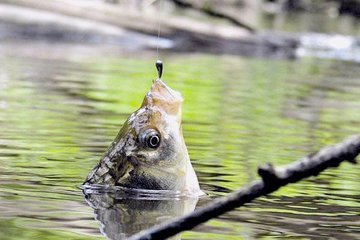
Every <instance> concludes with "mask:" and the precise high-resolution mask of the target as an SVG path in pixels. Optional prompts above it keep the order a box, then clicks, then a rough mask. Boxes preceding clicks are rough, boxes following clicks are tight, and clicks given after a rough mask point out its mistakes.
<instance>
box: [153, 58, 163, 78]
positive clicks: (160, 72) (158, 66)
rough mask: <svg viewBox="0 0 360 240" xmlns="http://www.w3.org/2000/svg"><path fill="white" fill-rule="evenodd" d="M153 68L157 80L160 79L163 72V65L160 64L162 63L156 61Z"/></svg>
mask: <svg viewBox="0 0 360 240" xmlns="http://www.w3.org/2000/svg"><path fill="white" fill-rule="evenodd" d="M155 66H156V69H157V71H158V76H159V79H161V76H162V72H163V63H162V61H160V60H157V61H156V64H155Z"/></svg>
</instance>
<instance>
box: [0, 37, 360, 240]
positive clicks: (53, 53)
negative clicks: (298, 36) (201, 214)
mask: <svg viewBox="0 0 360 240" xmlns="http://www.w3.org/2000/svg"><path fill="white" fill-rule="evenodd" d="M154 59H155V56H154V54H153V53H151V52H146V51H142V52H130V53H129V52H124V51H122V50H121V49H120V48H117V47H115V46H108V47H99V46H97V45H76V44H68V45H67V44H60V43H58V44H50V43H46V42H41V41H35V42H32V41H18V42H3V43H2V45H1V47H0V64H1V65H0V66H1V67H0V130H1V131H0V211H1V213H0V239H5V240H7V239H64V238H66V239H101V238H105V237H104V235H107V236H108V237H110V238H119V236H123V235H121V234H122V233H123V232H127V233H128V234H131V233H135V232H137V231H138V230H140V229H141V228H142V227H143V226H144V225H143V224H148V223H149V222H145V221H144V222H141V221H142V220H143V219H144V218H145V219H152V220H153V221H154V223H155V222H161V221H164V220H166V219H168V218H172V217H173V216H176V215H181V214H182V213H183V212H188V211H191V210H192V208H193V207H194V205H195V204H196V202H195V203H194V202H190V203H186V201H185V202H184V201H183V200H180V199H170V200H169V199H168V200H163V201H157V202H156V201H152V200H146V199H145V200H141V201H140V202H137V203H136V202H128V201H121V200H119V199H117V198H116V196H105V197H106V199H105V200H104V199H102V200H101V201H95V203H99V202H100V203H102V204H104V203H106V204H108V205H106V204H105V205H101V209H105V210H104V211H103V210H101V209H100V210H95V212H94V209H93V208H91V207H90V206H89V204H88V203H87V202H86V201H85V199H84V196H83V194H82V192H81V190H80V189H78V188H77V186H78V185H80V184H81V183H82V182H83V180H84V179H85V177H86V176H87V174H88V172H89V171H90V170H91V169H92V168H93V167H94V165H95V164H96V163H97V162H98V160H99V159H100V157H101V156H102V154H103V153H104V152H105V150H106V148H107V147H108V145H109V144H110V142H111V141H112V140H113V138H114V137H115V136H116V134H117V132H118V130H119V129H120V127H121V125H122V123H123V122H124V121H125V120H126V118H127V116H128V115H129V114H130V113H131V112H133V111H134V110H136V109H137V108H138V107H139V106H140V104H141V101H142V98H143V96H144V94H145V93H146V92H147V90H148V89H149V87H150V85H151V80H152V79H154V78H155V77H156V72H155V67H154ZM163 61H164V62H165V72H164V80H165V81H166V83H167V84H168V85H170V86H171V87H172V88H174V89H177V90H179V91H181V92H182V94H183V96H184V98H185V102H184V109H183V130H184V137H185V141H186V143H187V145H188V149H189V154H190V157H191V159H192V162H193V165H194V168H195V171H196V172H197V174H198V177H199V181H200V185H201V187H202V189H203V190H204V191H206V192H207V193H208V194H209V198H210V199H211V198H216V197H218V196H223V195H225V194H226V193H229V192H231V191H233V190H236V189H238V188H240V187H241V186H243V185H244V184H247V183H249V182H250V181H253V180H255V179H257V178H258V177H257V175H256V169H257V166H259V165H261V164H263V163H265V162H272V163H274V164H279V165H281V164H286V163H289V162H291V161H293V160H296V159H297V158H299V157H302V156H304V155H306V154H308V153H311V152H313V151H315V150H317V149H319V148H320V147H321V146H324V145H329V144H333V143H336V142H339V141H341V140H342V139H343V138H344V137H345V136H347V135H351V134H355V133H358V132H359V126H360V102H359V96H360V95H359V94H360V82H359V73H360V65H359V64H358V63H352V62H345V61H337V60H329V59H328V60H326V59H315V58H303V59H299V60H295V61H285V60H277V61H273V60H271V59H249V58H242V57H238V56H213V55H206V54H177V55H171V54H168V55H165V56H164V57H163ZM359 174H360V168H359V167H358V166H352V165H350V164H347V163H345V164H343V165H341V166H340V167H339V168H338V169H331V170H329V171H326V172H325V173H324V174H322V175H320V176H319V177H317V178H311V179H309V180H306V181H302V182H301V183H297V184H294V185H291V186H288V187H285V188H283V189H281V190H280V191H278V192H276V193H274V194H272V195H270V196H268V197H264V198H261V199H259V200H257V201H255V202H254V203H252V204H249V205H247V206H246V207H244V208H240V209H238V210H236V211H232V212H230V213H228V214H225V215H223V216H221V217H220V218H217V219H215V220H212V221H210V222H208V223H206V224H204V225H201V226H199V227H198V228H196V229H194V230H193V231H189V232H186V233H184V234H182V239H225V238H226V239H356V238H360V217H359V216H360V184H359V180H360V179H359ZM208 200H209V199H200V201H199V202H198V203H197V207H199V206H201V205H203V204H204V203H205V202H207V201H208ZM93 203H94V202H93ZM93 207H94V206H93ZM109 209H110V210H109ZM134 209H135V210H136V209H137V210H138V211H137V212H135V213H133V212H132V211H135V210H134ZM99 212H100V213H99ZM160 215H162V216H163V218H160V217H159V216H160ZM94 218H96V220H95V219H94ZM119 222H125V223H126V226H125V228H124V226H120V225H119V224H117V223H119ZM101 232H102V233H101Z"/></svg>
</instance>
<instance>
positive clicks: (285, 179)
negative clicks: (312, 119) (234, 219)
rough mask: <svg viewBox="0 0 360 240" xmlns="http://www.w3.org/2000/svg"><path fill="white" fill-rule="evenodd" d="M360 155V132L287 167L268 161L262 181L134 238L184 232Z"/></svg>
mask: <svg viewBox="0 0 360 240" xmlns="http://www.w3.org/2000/svg"><path fill="white" fill-rule="evenodd" d="M359 154H360V135H354V136H352V137H349V138H348V139H346V140H345V141H344V142H342V143H339V144H337V145H334V146H331V147H325V148H323V149H321V150H320V151H318V152H317V153H315V154H312V155H309V156H307V157H304V158H302V159H300V160H298V161H296V162H293V163H291V164H289V165H286V166H284V167H275V166H272V165H271V164H267V165H265V166H263V167H260V168H259V169H258V173H259V175H260V177H261V178H262V179H261V180H258V181H255V182H253V183H252V184H250V185H248V186H246V187H244V188H243V189H240V190H238V191H236V192H233V193H231V194H229V195H228V196H226V197H222V198H219V199H216V200H214V201H212V202H211V203H209V204H208V205H206V206H205V207H203V208H200V209H197V210H195V211H194V212H192V213H190V214H187V215H185V216H183V217H180V218H177V219H174V220H173V221H171V222H168V223H165V224H160V225H156V226H154V227H152V228H150V229H148V230H144V231H142V232H140V233H138V234H136V235H134V236H133V237H131V238H130V239H131V240H140V239H166V238H168V237H171V236H173V235H175V234H178V233H180V232H182V231H186V230H190V229H192V228H194V227H196V226H197V225H199V224H201V223H204V222H206V221H208V220H210V219H212V218H215V217H217V216H219V215H221V214H224V213H226V212H228V211H231V210H233V209H235V208H237V207H240V206H242V205H244V204H245V203H249V202H251V201H252V200H254V199H256V198H258V197H261V196H265V195H267V194H269V193H272V192H274V191H276V190H278V189H279V188H281V187H282V186H285V185H287V184H289V183H295V182H298V181H300V180H302V179H304V178H307V177H310V176H317V175H318V174H319V173H321V172H322V171H324V170H325V169H327V168H330V167H338V166H339V165H340V163H342V162H343V161H348V162H350V163H354V164H355V163H356V157H357V156H358V155H359Z"/></svg>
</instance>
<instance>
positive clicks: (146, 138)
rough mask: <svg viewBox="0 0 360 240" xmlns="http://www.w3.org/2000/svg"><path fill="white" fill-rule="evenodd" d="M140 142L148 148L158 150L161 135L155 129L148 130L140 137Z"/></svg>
mask: <svg viewBox="0 0 360 240" xmlns="http://www.w3.org/2000/svg"><path fill="white" fill-rule="evenodd" d="M140 142H141V143H142V145H143V146H146V147H148V148H157V147H159V145H160V134H159V133H158V132H157V131H156V130H154V129H147V130H146V131H145V132H143V133H142V134H141V135H140Z"/></svg>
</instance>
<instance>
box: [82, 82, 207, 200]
mask: <svg viewBox="0 0 360 240" xmlns="http://www.w3.org/2000/svg"><path fill="white" fill-rule="evenodd" d="M182 103H183V98H182V96H181V94H180V93H179V92H177V91H175V90H173V89H171V88H170V87H168V86H167V85H166V84H165V83H164V82H163V81H162V80H161V79H160V78H158V79H156V80H154V81H153V83H152V85H151V87H150V90H149V91H148V93H147V94H146V95H145V97H144V100H143V102H142V105H141V107H140V108H139V109H138V110H136V111H135V112H133V113H132V114H131V115H130V116H129V117H128V119H127V120H126V121H125V123H124V124H123V125H122V128H121V129H120V131H119V133H118V135H117V136H116V138H115V140H114V141H113V142H112V144H111V145H110V147H109V148H108V150H107V152H106V154H105V155H104V156H103V157H102V158H101V159H100V162H99V163H98V164H97V165H96V166H95V167H94V169H93V170H92V171H91V172H90V173H89V175H88V176H87V178H86V180H85V182H84V185H94V184H96V185H106V186H120V187H124V188H131V189H146V190H171V191H177V192H180V193H182V194H185V195H192V196H194V195H196V196H199V195H203V194H204V193H203V192H202V191H201V190H200V186H199V182H198V179H197V176H196V173H195V171H194V169H193V167H192V164H191V161H190V157H189V154H188V150H187V147H186V144H185V140H184V137H183V133H182V124H181V120H182Z"/></svg>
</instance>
